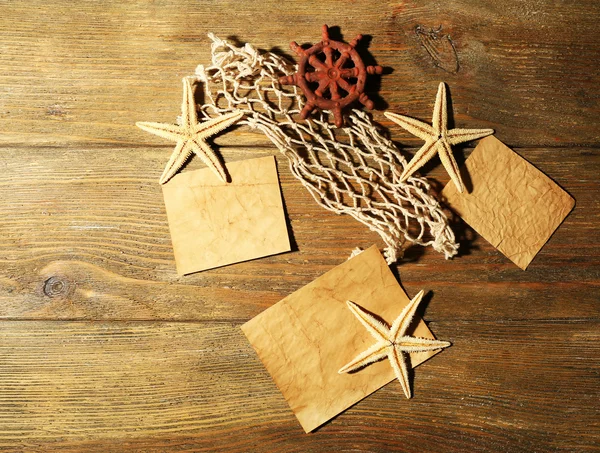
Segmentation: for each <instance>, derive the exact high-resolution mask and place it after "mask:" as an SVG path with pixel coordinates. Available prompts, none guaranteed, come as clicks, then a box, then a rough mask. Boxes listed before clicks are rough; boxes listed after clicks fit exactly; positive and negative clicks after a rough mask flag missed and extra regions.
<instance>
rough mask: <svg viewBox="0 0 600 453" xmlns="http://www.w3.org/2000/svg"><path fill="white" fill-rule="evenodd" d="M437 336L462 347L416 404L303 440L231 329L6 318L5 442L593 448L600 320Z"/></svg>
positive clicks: (1, 393) (212, 447)
mask: <svg viewBox="0 0 600 453" xmlns="http://www.w3.org/2000/svg"><path fill="white" fill-rule="evenodd" d="M430 327H431V328H432V330H433V331H434V332H436V334H438V335H439V336H440V337H441V338H447V339H449V340H451V341H452V342H453V346H452V347H451V348H450V349H448V350H447V351H444V352H443V353H442V354H439V355H438V356H436V358H435V360H432V361H430V362H428V363H426V364H424V365H422V366H421V367H419V368H418V369H416V370H415V377H414V384H413V386H414V393H415V396H414V399H413V400H411V401H407V400H406V399H405V398H404V396H403V394H402V390H401V389H400V388H399V384H397V382H392V383H390V384H389V385H387V386H386V387H384V388H383V389H381V390H380V391H378V392H376V393H375V394H374V395H372V396H371V397H369V398H367V399H365V400H363V401H361V402H359V403H358V404H357V405H356V406H354V407H353V408H351V409H350V410H348V411H347V412H346V413H344V415H343V416H340V417H337V418H336V419H334V420H333V421H331V422H330V423H329V424H327V425H326V426H325V427H323V428H321V429H320V430H318V431H317V433H316V434H313V435H305V434H303V433H302V430H301V429H299V426H298V425H297V421H296V419H295V418H294V417H293V415H292V414H291V411H290V410H289V409H288V407H287V405H286V403H285V401H284V399H283V397H282V396H281V394H280V393H279V391H278V389H277V388H276V387H275V384H274V383H273V382H272V381H271V379H270V377H269V375H268V374H267V373H266V371H265V370H264V368H263V367H262V364H261V363H260V361H259V360H258V359H257V358H256V356H255V354H254V352H253V351H252V349H251V347H250V346H249V345H248V344H247V342H246V340H245V338H244V336H243V334H242V332H241V329H240V328H239V325H236V324H234V323H229V322H224V323H214V322H208V323H168V322H156V323H114V322H111V323H104V322H96V323H81V322H25V323H24V322H4V323H3V328H2V331H1V332H0V363H2V366H1V367H0V409H1V411H0V419H1V420H2V422H1V426H2V428H1V429H0V445H7V446H10V445H14V443H15V442H17V441H18V440H19V439H21V438H23V437H25V438H26V439H27V441H26V443H25V445H27V451H48V449H52V450H61V451H78V449H79V451H100V450H101V448H102V447H101V446H104V448H107V445H110V444H106V443H105V440H108V439H113V440H114V439H117V438H118V439H121V441H123V442H127V443H129V444H130V447H129V448H128V449H129V450H140V451H141V450H145V449H150V450H151V451H159V450H160V449H161V448H165V450H169V451H224V450H228V451H281V452H284V451H285V452H287V451H302V450H303V449H304V451H306V450H307V449H311V448H314V449H317V450H319V451H332V450H336V451H347V450H351V449H355V450H359V451H365V450H366V451H389V450H391V449H395V448H399V449H401V450H402V451H407V452H412V451H414V452H420V451H432V452H435V451H440V452H441V451H448V449H450V448H452V447H455V448H456V449H460V450H462V451H467V450H469V451H471V450H475V451H500V450H501V451H526V450H529V451H531V450H533V449H539V450H541V449H552V448H554V447H557V446H559V447H561V448H563V449H568V448H569V447H577V448H579V449H582V450H583V449H585V448H592V447H593V445H594V442H595V439H594V436H593V432H591V431H590V427H589V423H590V422H591V421H593V420H597V416H598V407H597V404H596V403H597V400H598V397H600V393H599V388H598V386H597V379H598V377H597V376H598V372H599V371H600V369H599V367H598V365H599V364H598V362H597V357H598V353H599V352H600V351H599V349H598V329H599V327H600V325H598V323H597V322H586V323H577V322H543V321H539V322H529V321H528V322H523V321H515V322H440V323H438V322H432V323H431V324H430ZM499 342H501V345H500V344H499ZM575 351H576V352H575ZM557 380H558V381H569V382H570V385H569V386H568V387H557V386H556V381H557ZM549 412H552V413H553V416H552V417H548V413H549ZM557 421H560V422H561V423H558V424H557V423H556V422H557ZM374 426H376V427H377V430H376V431H373V429H374V428H373V427H374ZM474 433H477V435H474ZM442 439H445V440H444V441H443V442H442V441H441V440H442ZM94 445H95V447H94ZM36 446H37V448H36ZM123 448H124V449H125V448H126V447H123Z"/></svg>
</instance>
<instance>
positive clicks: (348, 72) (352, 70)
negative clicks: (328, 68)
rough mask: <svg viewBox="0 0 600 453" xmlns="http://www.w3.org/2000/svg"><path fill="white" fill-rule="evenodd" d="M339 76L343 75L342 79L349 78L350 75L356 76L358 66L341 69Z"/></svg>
mask: <svg viewBox="0 0 600 453" xmlns="http://www.w3.org/2000/svg"><path fill="white" fill-rule="evenodd" d="M340 76H341V77H343V78H344V79H349V78H350V77H357V76H358V68H349V69H342V70H341V71H340Z"/></svg>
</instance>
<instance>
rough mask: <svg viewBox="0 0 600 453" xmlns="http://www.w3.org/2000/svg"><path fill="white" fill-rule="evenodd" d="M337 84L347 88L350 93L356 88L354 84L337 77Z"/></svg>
mask: <svg viewBox="0 0 600 453" xmlns="http://www.w3.org/2000/svg"><path fill="white" fill-rule="evenodd" d="M337 84H338V85H339V86H340V88H342V89H344V90H346V91H347V92H348V94H350V93H352V92H353V91H354V89H355V87H354V86H353V85H350V84H349V83H348V82H346V81H345V80H344V79H337Z"/></svg>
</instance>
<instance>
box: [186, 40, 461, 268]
mask: <svg viewBox="0 0 600 453" xmlns="http://www.w3.org/2000/svg"><path fill="white" fill-rule="evenodd" d="M209 38H210V39H211V40H212V45H211V55H212V63H211V64H210V65H209V66H203V65H200V66H198V67H197V68H196V74H195V77H196V78H197V79H198V80H199V81H200V82H202V84H203V87H204V91H205V103H204V105H202V106H199V108H200V114H201V116H204V117H205V118H210V117H214V115H215V114H224V113H228V112H231V111H234V110H241V111H243V112H244V114H245V115H244V117H243V119H242V120H241V121H240V122H239V123H238V124H245V125H247V126H249V127H250V128H252V129H256V130H259V131H261V132H262V133H264V134H265V135H266V136H267V137H268V138H269V139H270V140H271V141H272V142H273V144H274V145H275V146H276V147H277V148H278V149H279V151H280V152H281V153H282V154H283V155H284V156H285V157H286V158H287V159H288V160H289V166H290V169H291V172H292V174H293V175H294V176H295V177H296V178H297V179H298V180H299V181H300V182H301V183H302V185H303V186H304V187H306V189H307V190H308V191H309V192H310V194H311V195H312V196H313V198H314V199H315V201H316V202H317V203H318V204H319V205H321V206H322V207H323V208H325V209H327V210H329V211H333V212H335V213H336V214H348V215H350V216H352V217H354V218H355V219H356V220H358V221H359V222H361V223H363V224H365V225H366V226H368V227H369V229H370V230H372V231H375V232H377V233H378V234H379V235H380V236H381V238H382V239H383V241H384V242H385V249H384V256H385V258H386V261H387V262H388V264H391V263H393V262H395V261H397V260H398V259H399V258H401V257H402V256H403V253H404V250H405V249H406V248H408V247H409V246H410V245H412V244H419V245H422V246H432V247H433V248H434V249H435V250H437V251H438V252H440V253H443V254H444V255H445V257H446V258H450V257H452V256H453V255H455V254H456V253H457V249H458V244H457V243H456V241H455V238H454V233H453V232H452V230H451V229H450V226H449V222H448V218H447V217H446V215H445V214H444V212H443V211H442V209H441V207H440V204H439V203H438V201H437V200H436V199H435V197H434V196H433V195H431V187H430V185H429V183H428V182H427V180H426V179H425V178H423V177H411V178H409V179H408V181H406V182H400V175H401V174H402V171H403V169H404V167H405V166H406V160H405V159H404V157H402V155H401V154H400V152H399V151H398V149H397V148H396V146H395V145H394V144H393V143H392V141H391V140H389V139H388V138H387V137H385V135H383V133H382V131H380V130H379V129H378V127H376V126H375V124H374V123H373V121H372V120H371V117H370V116H369V115H368V114H366V113H365V112H362V111H360V110H351V111H350V112H349V114H348V115H347V116H346V118H345V122H346V123H345V127H342V128H336V127H335V126H334V124H333V115H332V113H331V112H328V111H321V112H318V113H316V114H313V115H311V117H310V118H309V119H306V120H300V119H299V113H300V111H301V110H302V108H303V106H304V103H305V100H304V97H303V95H302V93H301V92H300V91H299V90H298V89H297V88H296V87H295V86H285V87H284V86H282V85H281V84H280V83H279V78H280V77H282V76H288V75H291V74H293V73H294V72H296V70H297V67H296V66H295V65H294V64H293V63H290V62H289V61H287V60H286V59H285V58H283V57H281V56H279V55H276V54H274V53H271V52H261V51H258V50H257V49H255V48H254V47H252V46H251V45H250V44H245V45H244V46H237V45H235V44H234V43H231V42H229V41H227V40H223V39H219V38H218V37H216V36H214V35H213V34H209Z"/></svg>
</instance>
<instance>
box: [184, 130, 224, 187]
mask: <svg viewBox="0 0 600 453" xmlns="http://www.w3.org/2000/svg"><path fill="white" fill-rule="evenodd" d="M191 147H192V150H193V151H194V152H195V153H196V155H197V156H198V157H200V159H202V161H203V162H204V163H205V164H206V165H207V166H208V167H209V168H210V169H211V170H212V171H213V172H215V174H216V175H217V176H218V177H219V178H220V179H221V180H222V181H223V182H227V175H226V173H225V168H224V167H223V164H222V163H221V161H220V160H219V158H218V157H217V155H216V154H215V152H214V151H213V150H212V149H211V147H210V146H208V144H207V143H206V142H205V141H204V140H194V141H191Z"/></svg>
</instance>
